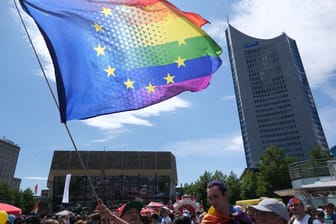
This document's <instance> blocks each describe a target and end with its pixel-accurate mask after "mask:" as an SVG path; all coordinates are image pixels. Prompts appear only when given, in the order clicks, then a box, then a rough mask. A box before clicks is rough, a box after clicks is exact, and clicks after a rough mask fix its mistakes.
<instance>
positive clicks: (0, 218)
mask: <svg viewBox="0 0 336 224" xmlns="http://www.w3.org/2000/svg"><path fill="white" fill-rule="evenodd" d="M7 219H8V215H7V212H6V211H2V210H1V211H0V224H6V222H7Z"/></svg>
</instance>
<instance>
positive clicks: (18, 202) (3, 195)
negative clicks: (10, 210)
mask: <svg viewBox="0 0 336 224" xmlns="http://www.w3.org/2000/svg"><path fill="white" fill-rule="evenodd" d="M0 201H2V202H5V203H9V204H12V205H14V206H16V207H19V208H21V209H22V213H23V214H28V213H29V212H30V211H31V210H32V208H33V207H34V197H33V192H32V190H31V189H29V188H28V189H26V190H24V191H19V190H12V189H10V187H9V185H8V184H7V183H2V184H0Z"/></svg>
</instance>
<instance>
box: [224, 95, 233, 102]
mask: <svg viewBox="0 0 336 224" xmlns="http://www.w3.org/2000/svg"><path fill="white" fill-rule="evenodd" d="M222 99H223V100H225V101H234V100H235V99H236V96H235V95H231V96H223V97H222Z"/></svg>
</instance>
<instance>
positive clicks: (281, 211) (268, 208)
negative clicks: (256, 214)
mask: <svg viewBox="0 0 336 224" xmlns="http://www.w3.org/2000/svg"><path fill="white" fill-rule="evenodd" d="M250 207H252V208H254V209H255V210H258V211H262V212H273V213H274V214H276V215H278V216H280V217H282V218H283V219H285V220H286V221H288V219H289V213H288V210H287V208H286V205H285V204H284V203H282V202H281V201H279V200H277V199H274V198H264V199H263V200H262V201H261V202H259V204H258V205H252V206H250Z"/></svg>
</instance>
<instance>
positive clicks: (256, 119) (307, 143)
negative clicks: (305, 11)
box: [225, 25, 328, 168]
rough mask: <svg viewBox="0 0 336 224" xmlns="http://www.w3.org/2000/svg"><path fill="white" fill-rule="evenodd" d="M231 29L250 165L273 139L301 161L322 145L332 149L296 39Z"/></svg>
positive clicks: (229, 38)
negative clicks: (250, 34)
mask: <svg viewBox="0 0 336 224" xmlns="http://www.w3.org/2000/svg"><path fill="white" fill-rule="evenodd" d="M225 32H226V40H227V46H228V51H229V57H230V64H231V71H232V77H233V83H234V90H235V95H236V101H237V107H238V113H239V121H240V126H241V132H242V136H243V143H244V150H245V157H246V163H247V167H248V168H252V167H255V165H256V163H258V162H259V159H260V157H261V156H262V155H263V153H264V151H265V148H266V147H268V146H270V145H275V146H278V147H281V148H283V149H284V151H285V153H286V155H287V156H291V157H294V158H296V159H297V160H299V161H301V160H306V159H310V151H311V150H312V149H313V148H316V147H317V146H320V147H321V148H322V149H325V150H328V144H327V141H326V138H325V135H324V132H323V129H322V125H321V122H320V119H319V116H318V113H317V110H316V106H315V103H314V100H313V95H312V93H311V90H310V87H309V84H308V80H307V77H306V73H305V70H304V68H303V64H302V61H301V58H300V54H299V51H298V48H297V45H296V42H295V40H293V39H291V38H290V37H288V36H287V35H286V34H285V33H283V34H281V35H280V36H278V37H275V38H273V39H258V38H254V37H251V36H248V35H246V34H244V33H242V32H240V31H238V30H237V29H235V28H234V27H232V26H231V25H229V26H228V28H227V29H226V31H225Z"/></svg>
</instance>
